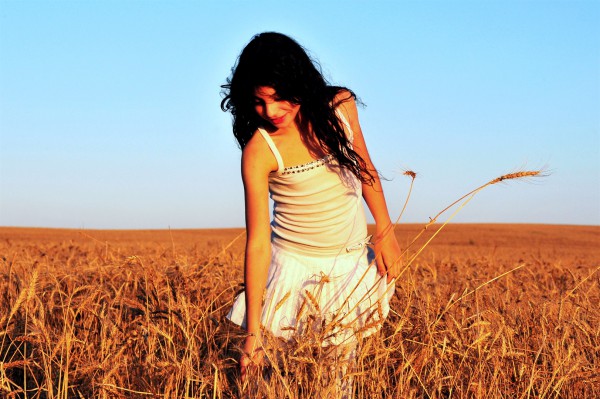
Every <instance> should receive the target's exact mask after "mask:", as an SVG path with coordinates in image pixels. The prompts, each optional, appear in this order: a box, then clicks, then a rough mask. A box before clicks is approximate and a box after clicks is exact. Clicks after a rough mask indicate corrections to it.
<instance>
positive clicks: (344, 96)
mask: <svg viewBox="0 0 600 399" xmlns="http://www.w3.org/2000/svg"><path fill="white" fill-rule="evenodd" d="M333 104H334V107H336V108H337V109H339V110H340V111H341V112H342V113H343V114H344V116H345V117H346V119H347V120H348V121H349V122H350V124H351V125H352V122H354V121H356V120H357V119H358V109H357V108H356V100H355V98H354V95H353V94H352V93H351V92H350V91H349V90H345V89H343V90H341V91H340V92H338V93H337V94H336V95H335V97H334V99H333Z"/></svg>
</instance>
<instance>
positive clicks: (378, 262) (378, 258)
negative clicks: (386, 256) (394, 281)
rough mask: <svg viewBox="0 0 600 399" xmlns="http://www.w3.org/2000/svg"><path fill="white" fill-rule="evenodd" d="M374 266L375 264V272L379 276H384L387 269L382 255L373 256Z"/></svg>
mask: <svg viewBox="0 0 600 399" xmlns="http://www.w3.org/2000/svg"><path fill="white" fill-rule="evenodd" d="M375 266H377V272H378V273H379V275H380V276H381V277H383V276H385V274H386V273H387V270H386V268H385V264H384V263H383V256H381V255H377V256H376V257H375Z"/></svg>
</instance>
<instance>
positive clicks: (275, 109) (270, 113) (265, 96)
mask: <svg viewBox="0 0 600 399" xmlns="http://www.w3.org/2000/svg"><path fill="white" fill-rule="evenodd" d="M254 109H255V110H256V113H257V114H258V115H259V116H260V117H261V118H263V119H264V120H265V121H267V122H269V123H270V124H271V125H273V126H274V127H276V128H277V129H285V128H287V127H290V126H292V125H293V124H294V123H295V120H296V116H297V115H298V111H300V104H294V103H292V102H289V101H285V100H281V99H280V98H279V97H278V96H277V92H275V89H273V88H272V87H269V86H260V87H257V88H256V89H255V90H254Z"/></svg>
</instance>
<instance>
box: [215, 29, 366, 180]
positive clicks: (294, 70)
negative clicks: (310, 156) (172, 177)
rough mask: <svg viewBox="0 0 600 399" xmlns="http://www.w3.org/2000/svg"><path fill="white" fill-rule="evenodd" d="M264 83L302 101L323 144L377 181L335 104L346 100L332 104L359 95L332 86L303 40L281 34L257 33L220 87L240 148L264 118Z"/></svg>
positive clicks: (305, 120) (304, 116) (305, 118)
mask: <svg viewBox="0 0 600 399" xmlns="http://www.w3.org/2000/svg"><path fill="white" fill-rule="evenodd" d="M260 86H268V87H272V88H273V89H274V90H275V92H276V93H277V96H278V98H280V99H281V100H285V101H289V102H291V103H294V104H300V112H299V114H300V119H301V122H302V126H310V129H311V131H312V133H313V135H314V139H316V142H317V144H318V145H319V146H320V148H321V149H322V150H323V151H325V152H326V153H328V154H331V155H333V156H334V157H335V158H336V159H337V161H338V163H339V164H340V166H342V167H345V168H347V169H348V170H350V171H351V172H352V173H353V174H354V175H356V177H358V178H359V179H360V180H361V181H362V182H364V183H371V182H372V181H373V175H372V172H371V171H369V170H368V169H367V167H366V163H365V160H364V159H363V158H362V157H361V156H360V155H359V154H358V153H356V152H355V151H354V150H353V149H352V145H351V143H350V142H349V140H348V138H347V137H346V133H345V132H344V129H343V127H342V125H341V123H340V121H339V119H338V117H337V115H336V113H335V108H336V107H337V106H338V105H339V103H340V102H343V101H345V100H346V99H344V100H342V101H339V102H338V103H336V104H334V103H333V101H334V98H335V97H336V95H338V94H339V93H341V92H342V91H347V92H348V93H349V94H348V98H347V99H350V98H354V99H356V95H355V94H354V93H353V92H352V91H350V90H348V89H347V88H344V87H338V86H331V85H329V84H328V82H327V81H326V80H325V78H324V77H323V74H322V73H321V70H320V66H319V64H318V63H317V62H316V61H313V60H312V59H311V58H310V57H309V56H308V54H307V52H306V50H305V49H304V48H303V47H302V46H301V45H300V44H298V43H297V42H296V41H295V40H293V39H292V38H290V37H288V36H286V35H283V34H281V33H276V32H265V33H260V34H258V35H256V36H254V37H253V38H252V40H251V41H250V42H249V43H248V44H247V45H246V47H245V48H244V49H243V50H242V53H241V54H240V56H239V57H238V59H237V62H236V64H235V65H234V67H233V69H232V73H231V76H230V77H229V78H228V79H227V84H224V85H223V86H221V87H222V89H223V91H222V93H223V94H224V97H223V100H222V101H221V109H222V110H223V111H228V112H230V113H231V115H232V117H233V135H234V136H235V138H236V139H237V141H238V143H239V146H240V148H242V149H243V148H244V147H245V146H246V144H247V143H248V141H249V140H250V138H251V137H252V135H253V134H254V132H256V130H257V129H258V128H259V127H261V126H263V125H264V123H265V121H264V120H263V119H262V118H261V117H260V116H259V115H258V114H257V112H256V111H255V109H254V101H255V100H254V91H255V89H256V88H257V87H260ZM309 139H311V138H309Z"/></svg>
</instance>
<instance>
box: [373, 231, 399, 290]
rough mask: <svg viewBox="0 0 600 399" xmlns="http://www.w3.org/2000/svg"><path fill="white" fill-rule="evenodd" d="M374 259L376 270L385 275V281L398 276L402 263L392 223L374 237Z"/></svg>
mask: <svg viewBox="0 0 600 399" xmlns="http://www.w3.org/2000/svg"><path fill="white" fill-rule="evenodd" d="M374 247H375V248H374V249H375V260H376V262H377V270H378V271H379V274H381V275H382V276H385V275H387V283H388V284H389V283H390V282H391V281H392V280H393V279H395V278H396V277H398V273H400V266H401V265H402V261H401V259H400V258H401V255H402V251H401V250H400V245H399V244H398V240H397V239H396V235H395V234H394V227H393V225H391V224H390V225H388V226H387V227H386V228H384V229H383V230H382V231H379V232H377V234H376V235H375V239H374Z"/></svg>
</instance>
